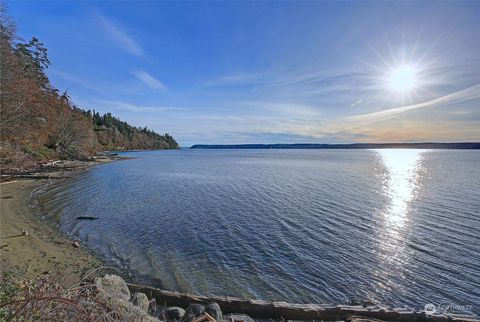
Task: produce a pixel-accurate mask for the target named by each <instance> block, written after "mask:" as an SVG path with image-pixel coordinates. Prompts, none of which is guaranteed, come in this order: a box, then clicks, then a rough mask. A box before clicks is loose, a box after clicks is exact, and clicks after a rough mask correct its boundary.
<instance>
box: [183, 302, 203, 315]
mask: <svg viewBox="0 0 480 322" xmlns="http://www.w3.org/2000/svg"><path fill="white" fill-rule="evenodd" d="M203 313H205V307H204V306H203V305H201V304H190V305H189V306H188V307H187V309H186V310H185V315H187V314H193V316H194V317H199V316H200V315H202V314H203Z"/></svg>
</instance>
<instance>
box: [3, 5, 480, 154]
mask: <svg viewBox="0 0 480 322" xmlns="http://www.w3.org/2000/svg"><path fill="white" fill-rule="evenodd" d="M7 4H8V7H9V13H10V15H11V16H12V18H13V19H14V20H15V21H16V22H17V24H18V30H17V32H18V34H19V36H21V37H22V38H24V39H26V40H27V39H30V38H31V37H33V36H35V37H37V38H39V39H40V41H42V42H43V43H44V44H45V46H46V47H47V48H48V54H49V57H50V61H51V62H52V65H51V67H50V68H49V69H48V71H47V74H48V76H49V77H50V80H51V81H52V83H53V85H54V86H55V87H57V88H59V89H60V90H62V91H63V90H67V91H68V93H69V95H70V97H71V98H72V101H73V102H74V104H75V105H77V106H78V107H81V108H84V109H95V110H96V111H98V112H100V113H106V112H111V113H112V114H114V115H116V116H118V117H120V118H121V119H122V120H125V121H127V122H129V123H131V124H134V125H137V126H148V127H149V128H150V129H153V130H155V131H157V132H159V133H165V132H168V133H170V134H172V135H173V136H174V137H175V138H176V139H177V141H179V143H180V145H181V146H190V145H192V144H228V143H232V144H233V143H235V144H238V143H312V142H318V143H351V142H421V141H433V142H454V141H480V18H479V13H480V1H470V2H461V1H455V2H453V1H450V2H445V1H444V2H387V1H381V2H380V1H379V2H375V1H371V2H343V1H342V2H340V1H332V2H321V1H317V2H315V1H308V2H301V1H296V2H286V1H282V2H269V1H256V2H250V1H238V2H233V1H232V2H230V1H228V2H227V1H225V2H222V1H215V2H202V1H196V2H159V1H150V2H149V1H136V2H128V1H118V2H114V1H92V2H80V1H78V2H77V1H70V2H66V1H65V2H63V1H53V2H48V1H37V2H29V1H18V2H17V1H9V2H7Z"/></svg>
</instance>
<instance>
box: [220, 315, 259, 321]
mask: <svg viewBox="0 0 480 322" xmlns="http://www.w3.org/2000/svg"><path fill="white" fill-rule="evenodd" d="M223 319H224V320H225V321H227V322H254V321H253V319H252V318H251V317H249V316H248V315H245V314H227V315H225V317H224V318H223Z"/></svg>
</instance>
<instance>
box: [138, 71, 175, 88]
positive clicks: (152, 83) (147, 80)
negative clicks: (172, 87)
mask: <svg viewBox="0 0 480 322" xmlns="http://www.w3.org/2000/svg"><path fill="white" fill-rule="evenodd" d="M132 74H133V75H135V77H136V78H138V80H140V81H141V82H142V83H144V84H145V85H147V86H148V87H150V88H152V89H157V90H160V91H166V90H167V86H165V85H164V84H163V83H162V82H161V81H159V80H158V79H156V78H155V77H153V76H152V75H150V74H149V73H147V72H146V71H144V70H137V71H133V72H132Z"/></svg>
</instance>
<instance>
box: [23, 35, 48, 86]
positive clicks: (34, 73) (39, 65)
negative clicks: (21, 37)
mask: <svg viewBox="0 0 480 322" xmlns="http://www.w3.org/2000/svg"><path fill="white" fill-rule="evenodd" d="M15 52H16V54H17V55H18V57H19V58H20V61H21V62H22V63H23V68H24V72H25V73H27V77H28V76H30V77H32V78H34V79H36V80H37V81H38V82H39V83H40V85H41V86H42V87H43V88H49V87H50V86H49V84H50V83H49V80H48V77H47V75H45V72H44V70H45V69H47V68H48V67H49V66H50V60H49V59H48V55H47V48H45V47H44V45H43V43H41V42H40V41H39V40H38V39H37V38H35V37H33V38H32V39H31V40H30V41H29V42H28V43H19V44H17V45H16V48H15Z"/></svg>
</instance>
